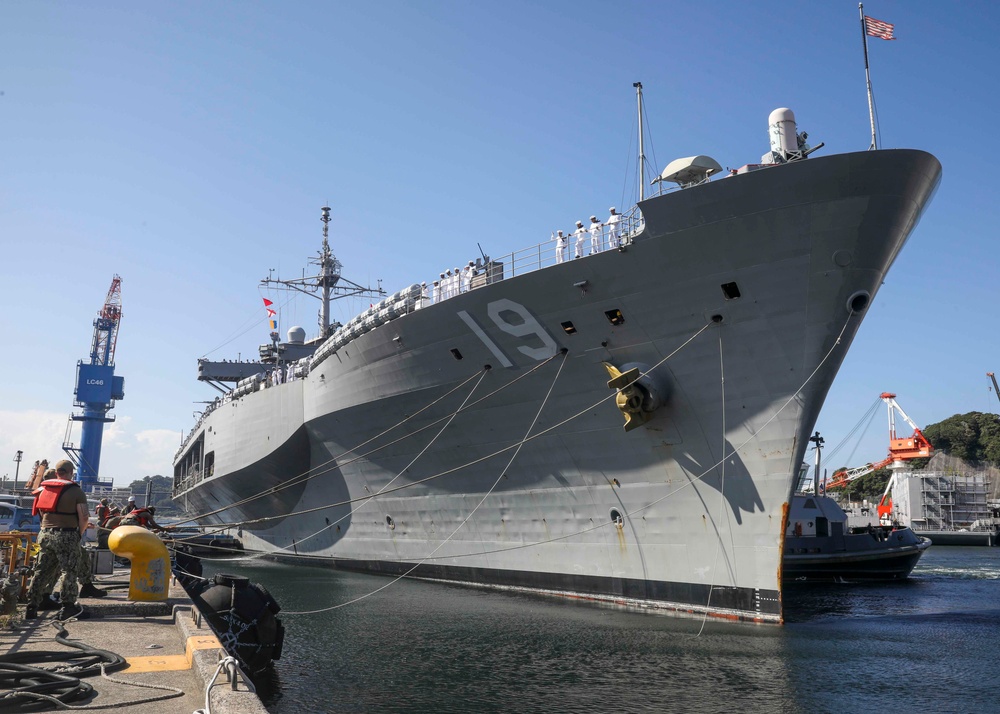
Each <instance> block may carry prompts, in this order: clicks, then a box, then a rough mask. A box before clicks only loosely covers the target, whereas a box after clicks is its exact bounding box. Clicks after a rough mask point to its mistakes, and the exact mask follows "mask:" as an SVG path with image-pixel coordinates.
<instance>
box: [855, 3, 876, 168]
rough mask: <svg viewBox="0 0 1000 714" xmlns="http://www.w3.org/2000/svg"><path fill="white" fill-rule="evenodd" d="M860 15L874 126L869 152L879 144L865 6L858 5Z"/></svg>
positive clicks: (866, 75)
mask: <svg viewBox="0 0 1000 714" xmlns="http://www.w3.org/2000/svg"><path fill="white" fill-rule="evenodd" d="M858 14H859V15H860V16H861V42H862V44H863V45H864V48H865V83H866V84H867V86H868V121H870V122H871V125H872V143H871V144H870V145H869V147H868V150H869V151H872V150H873V149H877V148H878V143H877V142H876V140H875V103H874V102H873V101H872V76H871V72H870V71H869V70H868V31H867V30H866V28H865V8H864V5H862V4H861V3H858Z"/></svg>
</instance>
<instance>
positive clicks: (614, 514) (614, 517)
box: [609, 508, 625, 528]
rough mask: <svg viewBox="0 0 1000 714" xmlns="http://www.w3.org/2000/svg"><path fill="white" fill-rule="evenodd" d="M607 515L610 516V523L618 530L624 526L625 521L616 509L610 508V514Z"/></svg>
mask: <svg viewBox="0 0 1000 714" xmlns="http://www.w3.org/2000/svg"><path fill="white" fill-rule="evenodd" d="M609 515H610V516H611V522H612V523H614V524H615V525H616V526H617V527H618V528H622V527H624V526H625V519H624V518H622V514H621V512H620V511H619V510H618V509H617V508H612V509H611V513H610V514H609Z"/></svg>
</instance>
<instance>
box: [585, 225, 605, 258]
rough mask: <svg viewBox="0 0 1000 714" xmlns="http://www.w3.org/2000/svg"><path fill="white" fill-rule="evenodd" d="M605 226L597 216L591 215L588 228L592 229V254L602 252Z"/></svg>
mask: <svg viewBox="0 0 1000 714" xmlns="http://www.w3.org/2000/svg"><path fill="white" fill-rule="evenodd" d="M603 228H604V226H603V225H601V222H600V221H599V220H597V216H591V217H590V225H589V226H588V229H589V230H590V254H591V255H593V254H594V253H600V252H601V247H602V246H601V231H602V229H603Z"/></svg>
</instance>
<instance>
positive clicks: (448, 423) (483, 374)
mask: <svg viewBox="0 0 1000 714" xmlns="http://www.w3.org/2000/svg"><path fill="white" fill-rule="evenodd" d="M487 374H488V372H487V371H486V370H483V371H482V372H480V375H479V380H478V381H477V382H476V384H475V385H474V386H473V387H472V390H471V391H470V392H469V393H468V394H467V395H466V396H465V399H464V400H462V403H461V404H460V405H459V407H458V409H456V410H455V411H454V412H453V413H452V414H451V416H450V417H448V418H447V420H445V424H444V426H442V427H441V429H440V430H439V431H438V432H437V434H435V435H434V437H433V438H432V439H431V440H430V441H429V442H427V444H426V445H425V446H424V448H422V449H421V450H420V452H419V453H418V454H417V455H416V456H414V457H413V459H412V460H411V461H410V463H408V464H407V465H406V466H405V467H403V469H401V470H400V471H399V473H397V474H396V475H395V476H393V477H392V479H390V480H389V482H388V483H387V484H386V485H385V486H383V487H382V488H381V489H379V490H378V491H377V492H376V493H373V494H372V495H370V496H368V497H366V498H365V499H364V500H363V501H362V502H361V503H359V504H358V505H357V506H356V507H355V508H353V509H351V510H350V512H348V513H345V514H344V515H343V516H341V517H340V518H338V519H337V520H335V521H333V522H332V523H330V524H328V525H325V526H323V527H322V528H320V529H319V530H318V531H316V532H315V533H311V534H309V535H307V536H306V537H305V538H299V539H298V540H296V541H295V543H294V545H293V548H294V547H298V546H299V545H300V544H302V543H304V542H305V541H307V540H309V539H310V538H315V537H316V536H318V535H319V534H320V533H324V532H326V531H328V530H330V529H331V528H333V527H334V526H336V525H337V524H338V523H340V522H341V521H343V520H345V519H347V518H349V517H351V516H353V515H354V514H355V513H357V512H358V511H359V510H361V509H362V508H364V507H365V506H366V505H367V504H368V503H370V502H371V501H373V500H374V499H376V498H377V497H378V496H380V495H382V493H383V492H384V491H385V490H386V489H387V488H389V486H391V485H392V483H393V482H394V481H395V480H396V479H398V478H399V477H400V476H402V475H403V474H404V473H406V471H407V469H409V468H410V467H411V466H413V465H414V464H415V463H416V462H417V460H418V459H420V457H422V456H423V455H424V453H426V452H427V449H429V448H430V447H431V446H433V444H434V442H436V441H437V440H438V439H439V438H440V437H441V435H442V434H444V432H445V430H446V429H447V428H448V427H449V426H451V423H452V422H453V421H454V420H455V417H457V416H458V413H459V412H460V411H462V410H463V409H464V408H465V406H466V404H467V403H468V401H469V400H470V399H472V395H473V394H475V393H476V390H477V389H478V388H479V385H480V384H482V381H483V379H484V378H485V377H486V375H487ZM435 423H440V420H439V421H438V422H435ZM328 508H331V506H323V507H322V508H319V509H309V511H313V510H326V509H328ZM309 511H307V512H309ZM301 513H302V512H301V511H300V512H297V513H289V514H285V517H287V516H292V515H300V514H301ZM383 515H385V514H383ZM276 548H277V550H275V551H269V552H268V553H261V554H260V555H257V556H250V558H251V559H252V558H254V557H263V556H264V555H274V554H275V553H277V552H278V551H284V552H288V547H287V546H276Z"/></svg>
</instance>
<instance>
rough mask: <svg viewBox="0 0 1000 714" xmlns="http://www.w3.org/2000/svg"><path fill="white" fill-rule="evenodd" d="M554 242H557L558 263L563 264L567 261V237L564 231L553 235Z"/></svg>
mask: <svg viewBox="0 0 1000 714" xmlns="http://www.w3.org/2000/svg"><path fill="white" fill-rule="evenodd" d="M552 240H554V241H555V242H556V262H557V263H561V262H563V261H564V260H566V236H564V235H563V232H562V231H558V234H555V233H554V234H553V235H552Z"/></svg>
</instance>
